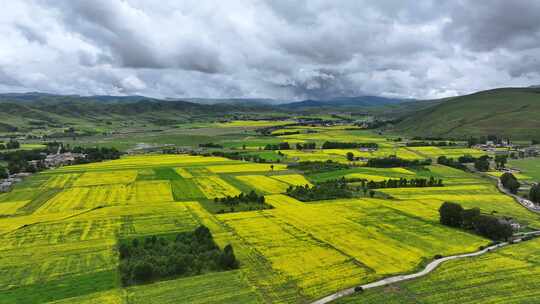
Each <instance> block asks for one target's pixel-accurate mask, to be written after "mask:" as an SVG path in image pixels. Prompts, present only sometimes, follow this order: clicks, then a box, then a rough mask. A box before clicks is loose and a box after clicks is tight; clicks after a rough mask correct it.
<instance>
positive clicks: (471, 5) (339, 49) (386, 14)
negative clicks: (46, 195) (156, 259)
mask: <svg viewBox="0 0 540 304" xmlns="http://www.w3.org/2000/svg"><path fill="white" fill-rule="evenodd" d="M5 6H6V7H5V9H3V10H2V11H0V18H1V20H3V22H2V23H1V25H0V35H2V36H3V38H4V39H2V40H0V66H2V67H4V70H5V71H9V75H10V76H9V78H8V77H7V76H6V75H5V73H4V74H1V73H0V82H1V81H2V79H5V80H4V82H3V83H2V84H1V86H0V90H3V91H9V90H10V89H12V90H15V89H18V90H20V89H21V87H22V88H26V89H27V90H31V91H35V90H42V91H47V92H56V93H80V94H145V95H151V96H159V97H193V96H199V97H273V98H278V99H285V98H294V99H302V98H328V97H334V96H353V95H362V94H369V95H387V96H402V97H417V98H431V97H442V96H448V95H455V94H462V93H468V92H472V91H475V90H481V89H487V88H492V87H497V86H515V85H529V84H537V83H540V80H539V78H540V75H539V71H540V64H539V63H538V60H537V59H538V58H540V34H539V33H540V22H538V20H540V15H539V14H540V2H537V1H523V0H519V1H502V0H494V1H472V0H471V1H465V0H460V1H448V2H446V1H445V2H441V1H435V0H419V1H397V0H395V1H393V0H380V1H359V0H343V1H323V0H309V1H308V0H299V1H288V0H266V1H265V0H257V1H244V0H230V1H201V0H184V1H173V0H162V1H159V2H154V1H146V0H94V1H85V0H21V1H9V2H7V3H6V5H5ZM6 79H10V81H7V80H6Z"/></svg>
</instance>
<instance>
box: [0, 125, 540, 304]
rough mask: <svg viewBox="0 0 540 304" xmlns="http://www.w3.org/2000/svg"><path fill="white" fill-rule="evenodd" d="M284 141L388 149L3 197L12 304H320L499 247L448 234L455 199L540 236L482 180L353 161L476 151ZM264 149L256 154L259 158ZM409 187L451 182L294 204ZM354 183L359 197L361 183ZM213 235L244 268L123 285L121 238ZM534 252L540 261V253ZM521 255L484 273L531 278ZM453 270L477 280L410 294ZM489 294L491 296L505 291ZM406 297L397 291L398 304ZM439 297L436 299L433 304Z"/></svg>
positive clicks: (131, 172)
mask: <svg viewBox="0 0 540 304" xmlns="http://www.w3.org/2000/svg"><path fill="white" fill-rule="evenodd" d="M261 123H262V122H261ZM231 124H232V125H237V124H238V122H232V123H231ZM224 127H227V126H226V125H224ZM285 130H287V129H285ZM278 138H279V140H283V141H289V140H298V141H303V142H307V141H310V140H313V141H315V142H320V141H325V140H328V139H330V138H331V139H332V140H335V139H338V140H342V141H344V142H347V141H366V142H372V143H379V144H380V147H381V148H380V149H378V150H377V151H376V152H363V151H361V150H360V149H316V150H307V151H298V150H287V151H285V150H283V151H267V152H265V153H273V154H275V155H278V152H283V153H282V154H283V155H284V156H283V162H280V163H253V162H247V161H243V160H232V159H229V158H225V157H219V156H201V155H187V154H171V155H167V154H159V155H158V154H154V155H152V154H148V155H139V156H124V157H122V158H120V159H117V160H112V161H104V162H98V163H91V164H81V165H73V166H65V167H61V168H58V169H53V170H46V171H43V172H41V173H38V174H35V175H33V176H31V177H28V178H27V179H26V180H25V181H24V182H23V183H20V184H18V185H17V186H16V187H15V188H14V189H13V190H12V191H10V192H7V193H4V194H1V195H0V216H1V218H0V241H1V242H0V253H1V254H0V261H1V263H0V303H43V302H54V303H73V302H78V303H79V302H80V303H104V302H105V303H178V302H179V301H180V302H181V303H310V302H312V301H314V300H317V299H319V298H321V297H324V296H326V295H328V294H332V293H334V292H337V291H339V290H343V289H346V288H350V287H353V286H357V285H360V284H365V283H369V282H372V281H375V280H378V279H381V278H385V277H387V276H391V275H395V274H402V273H409V272H412V271H415V270H417V269H419V268H421V267H422V266H423V265H425V264H426V263H427V262H428V261H431V260H432V259H433V258H434V257H435V256H438V255H442V256H448V255H453V254H459V253H467V252H474V251H476V250H478V248H479V247H481V246H486V245H488V244H489V243H490V240H488V239H486V238H483V237H481V236H478V235H475V234H472V233H470V232H468V231H464V230H460V229H454V228H451V227H447V226H444V225H441V224H440V223H439V212H438V210H439V207H440V206H441V204H442V203H443V202H445V201H452V202H456V203H459V204H461V205H462V206H464V207H466V208H475V207H476V208H479V209H480V210H481V212H482V213H485V214H500V215H504V216H506V217H510V218H512V219H516V220H517V221H519V222H520V223H521V224H522V225H523V226H524V227H529V228H535V227H540V217H539V216H538V215H536V214H533V213H531V212H529V211H527V210H526V209H524V208H522V207H521V206H520V205H518V204H517V203H515V202H514V201H513V200H512V199H511V198H508V197H507V196H505V195H503V194H501V193H499V191H498V190H497V188H496V187H495V185H494V184H492V182H491V181H490V180H489V179H485V178H482V177H480V176H479V175H475V174H472V173H466V172H464V171H461V170H458V169H454V168H450V167H446V166H442V165H437V164H431V165H424V166H411V167H407V168H405V167H392V168H374V167H365V166H364V165H365V161H364V160H358V161H356V163H355V164H354V165H351V164H350V161H348V160H347V158H346V156H347V152H351V151H352V153H353V155H354V156H356V157H361V158H366V159H370V158H381V157H387V156H388V155H390V154H392V153H397V154H396V155H397V156H398V157H400V158H402V159H406V160H422V159H425V158H426V156H425V155H427V157H428V158H432V157H436V156H437V155H439V154H440V153H446V154H445V155H461V154H463V153H465V154H468V153H469V152H471V151H469V150H467V149H463V150H457V149H454V151H443V152H441V151H440V150H429V151H428V149H423V150H422V149H420V150H422V151H420V150H419V149H409V148H405V147H394V146H393V145H394V144H392V143H390V142H389V141H387V140H385V139H384V138H381V137H380V136H376V135H374V134H371V133H369V132H365V131H349V130H345V129H343V128H327V129H324V128H319V129H318V133H315V134H306V133H300V134H295V135H279V136H278ZM248 149H249V148H248ZM252 150H253V151H251V153H257V150H258V148H254V149H252ZM428 152H429V153H428ZM473 152H475V153H480V152H478V151H473ZM280 157H281V156H280ZM303 160H320V161H323V163H324V162H326V161H328V160H334V161H335V162H336V163H337V164H342V165H345V167H340V168H336V169H333V170H329V171H309V170H308V171H302V170H299V169H297V168H296V167H294V166H288V164H289V163H294V162H298V161H303ZM400 178H404V179H409V180H410V179H422V178H424V179H429V178H435V179H442V180H444V186H443V187H423V188H414V187H413V188H387V189H376V192H377V193H376V194H375V195H374V196H373V197H369V196H368V195H362V194H361V191H360V192H359V194H358V195H354V196H352V197H349V198H338V199H330V200H315V201H305V202H304V201H300V200H298V199H295V198H293V197H291V196H288V195H286V193H287V190H288V189H289V188H292V187H306V188H310V187H314V186H315V185H318V184H321V183H322V184H324V183H325V182H330V181H334V180H342V179H343V180H351V181H358V180H370V181H375V182H381V181H385V180H388V179H400ZM351 185H353V188H354V187H359V186H357V185H358V182H351ZM251 192H253V195H255V196H256V197H259V196H261V197H264V208H263V207H261V206H263V205H261V206H256V205H253V204H251V203H244V202H242V203H240V204H236V205H234V204H230V205H227V204H226V203H225V202H224V200H226V199H232V198H234V197H238V196H239V195H242V196H243V195H244V194H246V195H247V194H248V193H251ZM239 200H240V199H239ZM201 225H204V226H205V227H208V229H209V230H210V232H211V233H212V235H213V238H214V241H215V242H216V244H217V246H218V247H219V248H221V249H223V248H225V247H226V246H227V245H231V246H232V247H233V248H234V253H235V255H236V258H237V259H238V263H239V264H238V266H239V267H238V268H237V269H234V270H228V271H201V272H200V273H197V275H194V276H188V277H177V278H172V279H168V280H162V281H160V280H155V281H153V282H150V283H148V284H142V285H135V286H128V287H126V286H123V285H122V283H121V278H120V276H121V275H120V273H119V268H120V263H121V254H120V253H119V249H118V248H119V242H120V240H125V239H133V238H137V237H143V238H144V237H152V236H164V237H169V236H171V235H177V234H181V233H187V232H190V231H193V230H195V229H196V228H197V227H199V226H201ZM530 244H533V243H532V242H531V243H530ZM524 248H525V249H523V250H528V251H527V252H530V254H533V253H534V246H532V245H527V247H524ZM516 250H517V249H516ZM513 252H514V251H512V249H508V250H506V249H505V251H501V253H500V254H497V255H493V256H486V258H481V259H479V260H478V261H475V263H478V266H475V268H473V269H481V268H482V266H481V265H482V263H484V262H483V261H484V260H485V259H488V260H486V261H485V263H490V262H489V261H491V259H493V261H495V262H496V263H502V264H501V265H502V266H501V267H509V269H518V270H520V269H523V267H524V266H523V265H521V264H520V263H525V262H524V261H523V259H524V257H523V256H520V255H523V254H524V252H525V251H521V249H519V250H517V251H516V253H515V254H514V253H513ZM505 253H508V255H511V257H505ZM503 262H505V263H509V264H508V265H507V266H505V265H503V264H504V263H503ZM449 267H452V268H455V269H458V270H456V271H465V270H464V269H463V268H464V267H468V266H466V264H465V262H453V263H452V264H448V266H445V268H442V269H441V270H440V273H439V272H437V273H436V274H434V275H433V276H432V277H429V278H428V279H423V280H419V281H418V283H416V282H414V283H410V285H407V286H411V287H407V289H409V288H412V289H414V291H410V292H420V293H421V292H422V290H423V289H424V288H428V290H431V289H437V288H442V287H441V286H443V285H444V284H445V283H444V282H445V280H448V278H447V277H446V276H445V269H446V268H449ZM509 271H510V270H509ZM458 273H459V272H458ZM460 278H461V277H459V276H458V277H456V278H455V280H456V281H458V280H460ZM463 280H473V276H472V275H470V276H468V275H466V274H465V273H464V274H463ZM484 283H485V284H487V286H488V287H489V288H497V286H498V285H497V284H498V283H495V282H493V283H490V282H484ZM484 283H478V284H484ZM456 284H457V283H456ZM490 284H491V285H490ZM403 292H404V291H402V290H401V289H398V290H397V291H395V294H396V295H398V296H399V297H397V298H399V299H401V298H400V297H401V294H402V293H403ZM525 296H528V295H525ZM389 297H390V298H389ZM441 297H447V298H445V300H447V299H454V295H453V294H452V293H451V292H446V293H441ZM397 298H396V299H397ZM380 299H383V300H380ZM389 299H390V300H389ZM392 299H394V298H392V296H391V295H390V296H389V295H387V294H386V292H384V291H373V292H371V291H370V292H369V293H367V294H366V298H365V299H364V298H363V297H362V296H358V297H354V298H350V299H344V300H343V301H346V302H351V303H356V301H358V303H364V302H362V301H365V303H375V302H377V301H383V302H384V301H391V300H392ZM441 299H442V298H433V299H432V298H429V299H428V300H426V301H427V302H426V303H432V302H433V303H435V302H437V300H441ZM486 303H487V302H486Z"/></svg>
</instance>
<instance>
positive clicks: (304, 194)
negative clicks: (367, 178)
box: [287, 179, 353, 202]
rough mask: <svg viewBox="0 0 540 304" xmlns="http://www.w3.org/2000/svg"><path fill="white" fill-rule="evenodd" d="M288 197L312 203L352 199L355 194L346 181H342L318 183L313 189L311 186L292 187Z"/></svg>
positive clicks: (289, 189)
mask: <svg viewBox="0 0 540 304" xmlns="http://www.w3.org/2000/svg"><path fill="white" fill-rule="evenodd" d="M287 195H289V196H291V197H294V198H296V199H297V200H299V201H303V202H310V201H319V200H330V199H337V198H351V197H352V195H353V194H352V192H351V191H350V190H349V188H348V187H347V183H346V181H345V180H344V179H340V180H331V181H327V182H324V183H318V184H316V185H314V186H312V187H310V186H309V185H305V186H290V187H289V188H288V189H287Z"/></svg>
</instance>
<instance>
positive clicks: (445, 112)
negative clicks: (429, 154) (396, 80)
mask: <svg viewBox="0 0 540 304" xmlns="http://www.w3.org/2000/svg"><path fill="white" fill-rule="evenodd" d="M539 117H540V89H538V88H502V89H494V90H489V91H482V92H478V93H474V94H471V95H464V96H459V97H456V98H452V99H448V100H447V101H445V102H442V103H439V104H437V105H435V106H433V107H429V108H427V109H423V110H420V111H418V112H417V113H415V114H413V115H410V116H408V117H405V119H404V120H403V121H402V122H401V123H399V124H398V125H397V126H396V131H397V132H404V133H407V134H410V135H418V136H446V137H468V136H481V135H491V134H493V135H500V136H505V137H506V136H509V137H510V138H512V139H538V138H540V119H539Z"/></svg>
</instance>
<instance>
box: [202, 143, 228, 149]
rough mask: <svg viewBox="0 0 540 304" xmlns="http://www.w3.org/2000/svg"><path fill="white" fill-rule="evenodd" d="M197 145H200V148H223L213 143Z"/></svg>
mask: <svg viewBox="0 0 540 304" xmlns="http://www.w3.org/2000/svg"><path fill="white" fill-rule="evenodd" d="M199 147H201V148H219V149H223V145H220V144H215V143H205V144H199Z"/></svg>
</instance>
